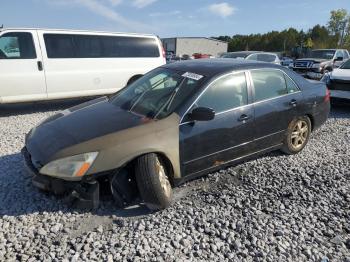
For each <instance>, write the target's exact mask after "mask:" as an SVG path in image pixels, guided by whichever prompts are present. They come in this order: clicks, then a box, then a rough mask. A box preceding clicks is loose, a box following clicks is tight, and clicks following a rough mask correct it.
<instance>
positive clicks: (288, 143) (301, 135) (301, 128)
mask: <svg viewBox="0 0 350 262" xmlns="http://www.w3.org/2000/svg"><path fill="white" fill-rule="evenodd" d="M310 133H311V121H310V118H308V117H307V116H303V117H298V118H297V119H295V120H293V121H292V122H291V123H290V124H289V126H288V130H287V134H286V136H285V138H284V141H283V147H282V149H281V150H282V151H283V152H284V153H286V154H288V155H294V154H297V153H299V152H300V151H301V150H303V148H304V147H305V146H306V144H307V142H308V141H309V137H310Z"/></svg>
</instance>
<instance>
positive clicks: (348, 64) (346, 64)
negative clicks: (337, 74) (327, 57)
mask: <svg viewBox="0 0 350 262" xmlns="http://www.w3.org/2000/svg"><path fill="white" fill-rule="evenodd" d="M340 68H341V69H350V59H349V60H348V61H346V62H345V63H344V64H343V65H342V66H341V67H340Z"/></svg>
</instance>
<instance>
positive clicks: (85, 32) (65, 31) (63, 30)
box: [0, 27, 157, 37]
mask: <svg viewBox="0 0 350 262" xmlns="http://www.w3.org/2000/svg"><path fill="white" fill-rule="evenodd" d="M8 30H11V31H21V30H31V31H33V30H38V31H55V32H58V33H83V34H87V33H92V34H120V35H136V36H153V37H157V36H156V35H153V34H146V33H126V32H114V31H98V30H78V29H59V28H32V27H3V28H0V32H2V31H8Z"/></svg>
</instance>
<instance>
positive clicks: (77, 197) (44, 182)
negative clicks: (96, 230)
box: [22, 147, 100, 209]
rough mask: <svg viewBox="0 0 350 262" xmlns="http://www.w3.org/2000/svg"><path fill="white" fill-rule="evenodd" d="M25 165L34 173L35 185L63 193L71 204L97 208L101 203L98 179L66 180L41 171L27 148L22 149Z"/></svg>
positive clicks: (78, 206)
mask: <svg viewBox="0 0 350 262" xmlns="http://www.w3.org/2000/svg"><path fill="white" fill-rule="evenodd" d="M22 155H23V157H24V160H25V166H26V167H27V170H28V172H29V173H30V174H31V175H32V183H33V185H34V186H35V187H37V188H39V189H41V190H43V191H48V192H52V193H54V194H56V195H63V196H65V197H66V199H67V200H69V202H70V203H71V204H73V205H74V206H75V207H77V208H84V209H96V208H98V205H99V191H100V186H99V183H98V181H96V180H91V181H85V180H82V181H78V182H77V181H65V180H63V179H59V178H53V177H50V176H47V175H42V174H40V173H39V170H38V168H37V167H36V166H35V165H34V163H33V161H32V157H31V155H30V153H29V152H28V150H27V148H26V147H24V148H23V149H22Z"/></svg>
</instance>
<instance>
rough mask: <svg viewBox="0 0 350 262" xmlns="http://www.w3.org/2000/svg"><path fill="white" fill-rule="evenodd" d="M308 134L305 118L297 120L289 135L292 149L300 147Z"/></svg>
mask: <svg viewBox="0 0 350 262" xmlns="http://www.w3.org/2000/svg"><path fill="white" fill-rule="evenodd" d="M308 135H309V126H308V124H307V122H306V121H305V120H298V121H297V122H296V123H295V125H294V127H293V131H292V133H291V136H290V142H291V145H292V147H293V149H294V150H299V149H300V148H302V147H303V146H304V145H305V143H306V140H307V137H308Z"/></svg>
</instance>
